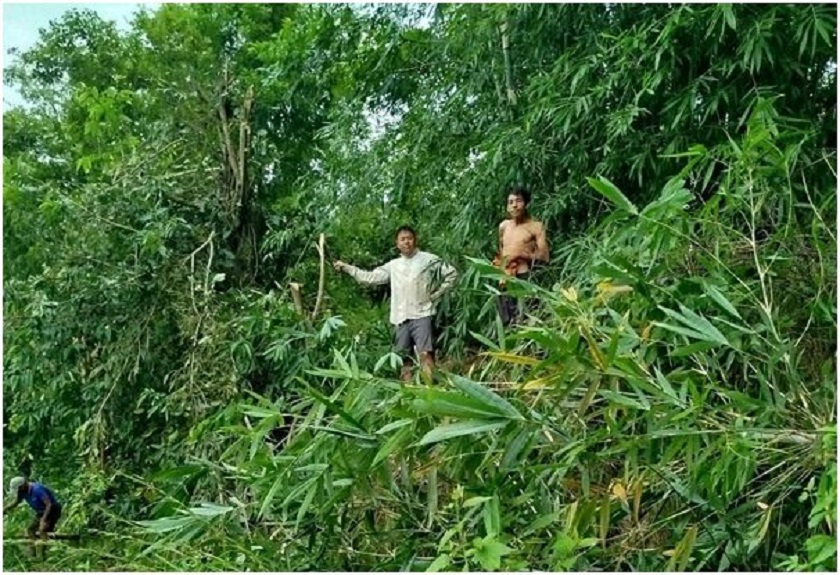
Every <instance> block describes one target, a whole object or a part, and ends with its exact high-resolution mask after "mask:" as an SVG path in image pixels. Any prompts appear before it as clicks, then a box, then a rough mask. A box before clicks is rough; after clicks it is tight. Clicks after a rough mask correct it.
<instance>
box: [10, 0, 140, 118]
mask: <svg viewBox="0 0 840 575" xmlns="http://www.w3.org/2000/svg"><path fill="white" fill-rule="evenodd" d="M155 4H156V2H125V3H116V2H109V3H102V4H100V3H94V2H80V3H50V4H46V3H36V2H5V1H4V2H3V67H5V66H6V65H8V63H9V55H8V51H9V49H10V48H17V49H18V50H20V51H24V50H26V49H28V48H31V47H32V46H33V45H34V44H35V43H36V42H37V41H38V30H39V29H41V28H46V27H48V26H49V23H50V20H56V19H57V18H60V17H61V15H62V14H64V13H65V12H66V11H68V10H71V9H73V8H77V9H84V8H87V9H90V10H94V11H96V12H97V13H98V14H99V15H100V16H101V17H102V18H103V19H105V20H113V21H115V22H116V23H117V26H118V27H119V28H121V29H127V28H128V22H129V20H130V18H131V15H132V14H133V13H134V12H135V11H136V10H137V8H138V7H139V6H141V5H142V6H154V5H155ZM21 103H22V99H21V97H20V94H18V92H17V91H16V90H14V89H12V88H11V87H9V86H3V105H4V107H8V106H9V105H18V104H21Z"/></svg>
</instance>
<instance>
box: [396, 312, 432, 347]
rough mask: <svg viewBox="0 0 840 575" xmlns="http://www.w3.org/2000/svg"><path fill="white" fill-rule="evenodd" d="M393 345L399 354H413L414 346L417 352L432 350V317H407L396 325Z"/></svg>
mask: <svg viewBox="0 0 840 575" xmlns="http://www.w3.org/2000/svg"><path fill="white" fill-rule="evenodd" d="M394 340H395V341H394V347H395V348H396V351H397V353H399V354H401V355H414V348H415V347H416V348H417V352H418V353H423V352H427V351H434V346H433V342H434V336H433V334H432V318H431V317H421V318H419V319H407V320H405V321H404V322H402V323H401V324H399V325H397V332H396V334H395V337H394Z"/></svg>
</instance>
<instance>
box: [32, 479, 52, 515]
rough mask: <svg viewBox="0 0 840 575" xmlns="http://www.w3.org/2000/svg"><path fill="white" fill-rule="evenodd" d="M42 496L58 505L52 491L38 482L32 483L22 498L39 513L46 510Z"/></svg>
mask: <svg viewBox="0 0 840 575" xmlns="http://www.w3.org/2000/svg"><path fill="white" fill-rule="evenodd" d="M44 496H46V497H47V499H48V500H49V502H50V504H51V505H58V500H57V499H56V498H55V495H53V492H52V491H50V490H49V489H48V488H47V486H46V485H41V484H40V483H33V484H32V488H31V489H30V490H29V493H28V494H26V495H24V496H23V498H24V499H26V502H27V503H28V504H29V506H30V507H31V508H32V509H34V510H35V513H38V514H41V513H43V512H44V511H46V510H47V506H46V505H45V504H44Z"/></svg>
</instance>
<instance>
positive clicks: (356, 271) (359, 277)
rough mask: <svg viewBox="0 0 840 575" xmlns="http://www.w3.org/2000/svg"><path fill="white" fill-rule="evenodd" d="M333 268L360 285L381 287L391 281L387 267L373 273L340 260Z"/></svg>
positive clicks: (380, 267) (377, 269) (381, 267)
mask: <svg viewBox="0 0 840 575" xmlns="http://www.w3.org/2000/svg"><path fill="white" fill-rule="evenodd" d="M333 267H334V268H335V269H336V270H337V271H341V272H344V273H346V274H347V275H349V276H350V277H352V278H353V279H354V280H356V281H357V282H359V283H360V284H367V285H380V284H386V283H388V281H389V280H390V279H391V272H390V271H389V270H388V267H387V265H385V266H379V267H378V268H376V269H374V270H372V271H366V270H363V269H360V268H357V267H356V266H351V265H350V264H348V263H344V262H343V261H341V260H338V261H337V262H335V263H334V264H333Z"/></svg>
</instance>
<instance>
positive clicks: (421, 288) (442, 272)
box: [345, 250, 458, 325]
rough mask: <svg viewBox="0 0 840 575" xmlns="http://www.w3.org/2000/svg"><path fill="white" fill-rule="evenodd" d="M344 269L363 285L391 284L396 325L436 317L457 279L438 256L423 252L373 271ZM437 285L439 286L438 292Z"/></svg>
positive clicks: (398, 259)
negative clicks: (440, 301)
mask: <svg viewBox="0 0 840 575" xmlns="http://www.w3.org/2000/svg"><path fill="white" fill-rule="evenodd" d="M345 269H346V271H347V273H348V274H350V276H351V277H353V279H355V280H356V281H357V282H359V283H361V284H370V285H378V284H385V283H388V282H389V281H390V282H391V318H390V319H391V323H392V324H394V325H399V324H401V323H402V322H404V321H405V320H408V319H420V318H422V317H428V316H431V315H434V313H435V303H436V302H437V300H438V299H439V298H440V296H441V295H443V293H444V292H445V291H446V290H448V289H449V288H451V287H452V284H454V283H455V279H456V278H457V277H458V272H457V271H455V268H453V267H452V266H450V265H449V264H447V263H446V262H444V261H443V260H441V259H440V258H439V257H438V256H436V255H434V254H430V253H428V252H421V251H420V250H416V251H415V252H414V255H412V256H411V257H406V256H400V257H398V258H396V259H393V260H391V261H389V262H388V263H386V264H383V265H381V266H379V267H378V268H376V269H374V270H371V271H365V270H363V269H360V268H357V267H356V266H351V265H349V264H348V265H347V267H346V268H345ZM438 282H439V284H440V285H439V287H437V289H435V286H436V285H437V284H438Z"/></svg>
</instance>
